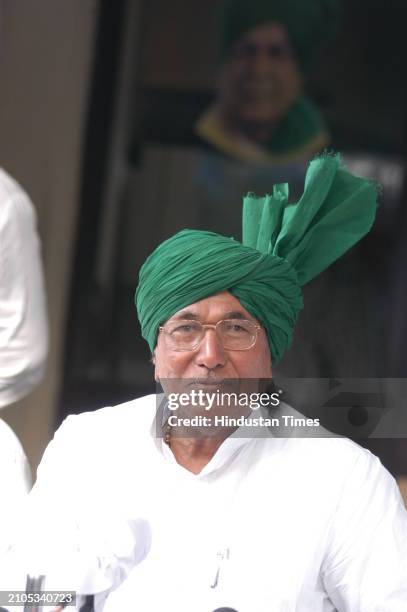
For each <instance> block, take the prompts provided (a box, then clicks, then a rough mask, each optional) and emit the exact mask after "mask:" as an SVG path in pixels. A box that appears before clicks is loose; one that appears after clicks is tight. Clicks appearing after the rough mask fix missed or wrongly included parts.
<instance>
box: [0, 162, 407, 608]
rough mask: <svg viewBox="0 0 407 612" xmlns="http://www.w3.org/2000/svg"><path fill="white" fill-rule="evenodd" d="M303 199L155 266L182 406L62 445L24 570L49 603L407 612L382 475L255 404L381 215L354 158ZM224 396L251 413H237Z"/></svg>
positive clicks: (138, 415)
mask: <svg viewBox="0 0 407 612" xmlns="http://www.w3.org/2000/svg"><path fill="white" fill-rule="evenodd" d="M287 196H288V190H287V186H286V185H278V186H276V187H275V188H274V191H273V195H271V196H266V197H265V198H256V197H254V196H252V195H249V196H248V197H247V198H246V200H245V206H244V220H243V244H241V243H239V242H237V241H236V240H234V239H232V238H227V237H224V236H221V235H218V234H214V233H211V232H202V231H192V230H184V231H182V232H180V233H178V234H176V235H175V236H173V237H172V238H170V239H169V240H167V241H166V242H164V243H163V244H161V245H160V246H159V247H158V248H157V249H156V250H155V251H154V253H153V254H152V255H151V256H150V257H149V258H148V259H147V261H146V262H145V264H144V266H143V268H142V270H141V272H140V282H139V286H138V289H137V294H136V302H137V308H138V314H139V318H140V322H141V326H142V331H143V336H144V337H145V339H146V340H147V342H148V344H149V346H150V349H151V351H152V354H153V361H154V367H155V378H156V380H157V381H160V383H161V384H162V386H163V388H164V391H165V394H164V397H162V396H159V397H158V398H156V396H148V397H143V398H140V399H138V400H135V401H132V402H129V403H127V404H123V405H121V406H117V407H111V408H105V409H102V410H99V411H97V412H95V413H87V414H82V415H79V416H74V417H69V418H68V419H67V420H66V421H65V423H64V424H63V425H62V427H61V428H60V430H59V431H58V432H57V434H56V436H55V439H54V440H53V442H51V444H50V446H49V447H48V449H47V451H46V453H45V455H44V458H43V460H42V463H41V466H40V468H39V472H38V481H37V484H36V486H35V488H34V491H33V493H32V495H31V509H30V511H31V513H32V517H34V519H35V524H36V529H35V530H33V529H31V530H30V532H29V535H28V536H27V534H24V535H23V536H22V537H23V538H24V543H23V544H24V545H25V547H26V552H25V554H24V560H23V561H20V569H22V568H23V567H24V568H25V569H26V570H27V571H29V572H30V573H31V574H34V573H36V574H43V575H45V576H46V580H45V586H46V588H47V589H57V590H60V589H61V588H62V589H64V590H65V589H75V590H76V591H77V592H78V593H82V594H85V593H88V594H90V593H93V594H95V595H96V598H95V606H96V609H97V610H103V612H118V611H119V610H120V611H122V610H126V609H142V610H143V611H145V612H147V611H150V610H151V611H154V612H156V611H157V610H160V609H166V610H172V611H174V612H175V611H177V612H180V611H185V612H186V611H191V610H194V612H201V611H202V612H211V611H213V610H237V611H239V612H266V611H267V612H269V611H270V610H283V609H284V610H297V611H298V612H322V611H324V612H328V611H332V612H333V611H334V610H336V611H339V612H350V611H352V612H353V611H356V610H358V612H373V611H374V610H378V609H380V610H389V611H390V610H391V611H392V612H396V611H400V612H401V611H402V610H404V607H405V602H406V600H407V515H406V511H405V509H404V508H403V504H402V501H401V497H400V494H399V492H398V489H397V486H396V484H395V482H394V480H393V479H392V478H391V476H390V475H389V474H388V473H387V472H386V471H385V470H384V468H383V467H382V466H381V464H380V462H379V461H378V460H377V459H376V458H375V457H374V456H373V455H371V454H370V453H369V452H368V451H365V450H363V449H361V448H360V447H358V446H357V445H356V444H354V443H352V442H350V441H348V440H346V439H343V438H335V437H329V435H328V432H324V431H321V430H318V428H317V423H313V422H309V421H306V420H303V419H297V420H296V417H298V416H300V415H298V413H295V411H294V410H292V409H291V408H290V407H289V406H286V405H285V404H284V403H283V402H281V401H279V390H277V392H276V393H270V395H269V397H270V398H273V400H277V402H276V403H277V404H279V405H278V406H277V409H276V410H274V409H273V408H271V409H270V410H269V409H267V410H266V412H265V413H264V417H265V418H264V426H263V424H262V423H261V422H260V416H259V417H258V423H260V425H258V424H256V425H255V426H254V427H253V428H251V427H249V421H250V420H253V413H254V412H255V410H252V408H251V407H250V406H248V405H245V404H240V397H241V395H242V391H243V392H249V394H251V395H253V392H254V391H256V392H257V391H260V390H261V388H262V383H263V382H264V380H266V381H267V380H268V381H269V382H270V379H271V377H272V364H273V363H274V362H277V361H278V359H280V357H281V356H282V354H283V353H284V351H285V350H286V349H287V348H288V346H289V344H290V341H291V336H292V333H293V329H294V326H295V321H296V317H297V315H298V312H299V310H300V309H301V307H302V297H301V285H303V284H304V283H306V282H307V281H308V280H310V279H311V278H313V277H314V276H315V275H316V274H318V273H319V272H320V271H321V270H322V269H324V268H325V267H326V266H328V265H330V264H331V263H332V262H333V261H334V260H335V259H336V258H337V257H339V256H340V255H341V254H342V253H343V252H344V251H345V250H347V249H348V248H350V247H351V246H352V245H353V244H354V243H355V242H357V241H358V240H359V239H360V238H361V237H362V236H363V235H364V234H365V233H366V232H367V231H368V230H369V228H370V226H371V224H372V222H373V219H374V215H375V200H376V193H375V188H374V186H373V185H372V184H371V183H369V182H368V181H364V180H362V179H359V178H356V177H354V176H352V175H350V174H349V173H348V172H347V171H346V170H344V169H343V168H342V167H341V164H340V160H339V159H338V158H337V157H326V158H322V159H317V160H315V161H313V162H312V163H311V165H310V168H309V171H308V174H307V181H306V186H305V192H304V195H303V196H302V198H301V200H300V201H299V202H298V203H297V204H294V205H288V204H287ZM263 388H264V387H263ZM185 389H188V393H187V395H188V397H187V398H186V402H185V403H183V401H182V398H181V396H183V395H184V393H180V392H181V391H185ZM219 390H222V391H233V392H235V391H237V395H236V398H237V397H238V396H239V401H238V400H237V399H236V401H235V403H232V406H229V407H228V408H227V410H226V413H225V412H223V413H222V410H221V408H222V405H221V403H222V402H221V401H220V400H219V396H218V395H217V393H218V392H219ZM199 394H201V395H203V396H204V398H205V399H204V401H203V403H199V402H198V404H196V403H194V402H193V398H194V397H195V396H197V395H198V396H199ZM213 395H216V401H215V402H214V403H213V402H210V401H209V398H210V396H213ZM258 395H259V394H258V393H256V397H258ZM174 396H175V397H176V398H178V400H179V403H180V406H181V409H180V412H177V411H176V410H174V406H173V405H172V402H173V400H174ZM184 399H185V398H184ZM273 405H275V404H273ZM233 414H235V416H237V418H238V419H243V420H242V422H241V426H235V425H233V424H231V421H232V416H233ZM267 415H268V417H269V418H268V419H267V418H266V416H267ZM222 416H223V417H225V416H227V417H228V418H229V420H228V421H227V423H226V425H223V424H222V425H220V426H217V425H216V423H217V421H216V418H220V417H222ZM279 416H280V417H281V419H283V420H284V425H285V427H284V428H283V430H281V429H280V428H279V426H278V418H279ZM187 417H190V418H189V420H186V419H187ZM204 417H206V419H208V420H207V421H205V420H204ZM193 418H195V421H193V420H192V419H193ZM293 419H294V421H295V420H296V421H295V422H296V424H297V427H291V423H292V422H293ZM286 421H287V422H288V425H287V422H286ZM300 421H301V423H300ZM303 421H304V422H303ZM301 428H302V431H301V432H300V431H299V430H300V429H301ZM317 430H318V435H319V438H318V439H316V438H314V437H313V435H314V432H316V431H317ZM315 435H316V434H315ZM32 520H33V519H32ZM41 525H42V527H41ZM30 542H31V544H30ZM20 545H21V544H20ZM27 546H28V551H27ZM16 548H18V546H16ZM10 563H11V562H9V567H10ZM2 588H5V587H4V586H3V587H2ZM8 588H10V587H8ZM78 607H79V600H78V603H77V608H78Z"/></svg>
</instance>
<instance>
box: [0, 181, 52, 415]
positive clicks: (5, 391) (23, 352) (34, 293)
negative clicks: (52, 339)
mask: <svg viewBox="0 0 407 612" xmlns="http://www.w3.org/2000/svg"><path fill="white" fill-rule="evenodd" d="M47 350H48V326H47V312H46V303H45V292H44V282H43V272H42V264H41V253H40V242H39V238H38V233H37V228H36V214H35V210H34V207H33V205H32V203H31V201H30V199H29V197H28V196H27V194H26V193H25V192H24V191H23V189H22V188H21V187H20V186H19V185H18V183H17V182H16V181H14V180H13V179H12V178H11V177H10V176H9V175H8V174H7V173H6V172H5V171H4V170H2V169H0V408H4V407H5V406H9V405H10V404H13V403H14V402H17V401H18V400H20V399H21V398H23V397H25V396H26V395H28V393H30V391H32V389H33V388H34V387H35V386H36V385H37V384H38V383H39V382H40V380H41V378H42V376H43V374H44V369H45V361H46V355H47Z"/></svg>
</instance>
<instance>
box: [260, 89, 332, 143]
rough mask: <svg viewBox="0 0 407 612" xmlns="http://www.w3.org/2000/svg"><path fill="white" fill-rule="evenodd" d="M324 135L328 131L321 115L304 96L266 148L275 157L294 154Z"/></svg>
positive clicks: (279, 126) (280, 125)
mask: <svg viewBox="0 0 407 612" xmlns="http://www.w3.org/2000/svg"><path fill="white" fill-rule="evenodd" d="M324 133H328V130H327V127H326V124H325V121H324V119H323V117H322V115H321V113H320V112H319V110H318V109H317V107H316V106H315V104H314V103H313V102H312V101H311V100H310V99H309V98H307V97H306V96H303V97H301V98H300V99H299V100H297V101H296V102H295V104H293V106H292V107H291V108H290V110H289V111H288V113H287V115H286V116H285V117H284V119H282V120H281V121H280V122H279V125H278V127H277V129H276V131H275V132H273V137H272V139H271V141H270V142H269V143H267V144H266V148H267V150H268V152H269V153H272V154H274V155H283V154H286V153H292V152H293V151H295V150H296V149H301V148H302V147H304V146H306V145H307V144H308V143H309V142H311V141H312V140H314V139H316V138H317V137H318V136H321V135H322V134H324Z"/></svg>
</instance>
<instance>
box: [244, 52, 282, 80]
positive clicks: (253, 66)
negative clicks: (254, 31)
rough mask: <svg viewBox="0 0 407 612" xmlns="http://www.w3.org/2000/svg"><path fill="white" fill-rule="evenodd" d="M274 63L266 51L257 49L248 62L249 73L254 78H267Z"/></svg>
mask: <svg viewBox="0 0 407 612" xmlns="http://www.w3.org/2000/svg"><path fill="white" fill-rule="evenodd" d="M275 65H276V61H275V59H274V58H273V57H271V55H270V54H269V53H268V52H267V50H266V49H257V50H256V52H255V53H253V56H252V59H251V62H250V71H251V73H252V74H254V75H256V76H268V74H269V73H270V72H271V71H273V70H274V68H275Z"/></svg>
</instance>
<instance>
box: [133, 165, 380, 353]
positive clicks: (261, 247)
mask: <svg viewBox="0 0 407 612" xmlns="http://www.w3.org/2000/svg"><path fill="white" fill-rule="evenodd" d="M376 195H377V189H376V186H375V185H374V184H373V183H372V182H371V181H368V180H366V179H362V178H359V177H356V176H353V175H352V174H350V173H349V172H348V171H347V170H346V169H345V168H344V167H343V166H342V165H341V160H340V157H339V156H331V155H328V156H323V157H319V158H317V159H315V160H313V161H312V162H311V163H310V165H309V168H308V171H307V175H306V179H305V188H304V193H303V195H302V197H301V199H300V200H299V201H298V202H297V203H294V204H289V203H288V185H276V186H274V189H273V193H272V195H266V196H265V197H263V198H257V197H256V196H254V195H253V194H248V195H247V197H246V198H245V199H244V204H243V240H242V242H243V244H242V243H240V242H238V241H237V240H235V239H233V238H228V237H225V236H221V235H219V234H215V233H213V232H205V231H198V230H183V231H181V232H179V233H177V234H175V235H174V236H172V238H169V239H168V240H166V241H165V242H163V243H162V244H161V245H160V246H159V247H158V248H157V249H156V250H155V251H154V252H153V253H152V254H151V255H150V256H149V257H148V258H147V260H146V261H145V263H144V265H143V266H142V268H141V270H140V277H139V285H138V288H137V291H136V306H137V311H138V316H139V320H140V323H141V329H142V334H143V337H144V338H145V339H146V340H147V342H148V344H149V346H150V349H151V351H153V350H154V347H155V344H156V341H157V331H158V327H159V326H160V325H162V324H163V323H164V322H165V321H167V320H168V319H169V318H170V317H171V316H173V315H174V314H175V313H176V312H178V311H179V310H181V308H185V307H186V306H188V305H190V304H193V303H194V302H197V301H199V300H202V299H204V298H207V297H209V296H211V295H214V294H216V293H220V292H221V291H229V292H230V293H231V294H232V295H234V296H235V297H236V298H237V299H238V300H239V302H240V303H241V304H242V306H243V307H244V308H245V309H246V310H247V311H248V312H249V313H250V314H251V315H252V316H253V317H255V318H256V319H257V320H258V321H260V323H261V324H262V325H263V326H264V328H265V329H266V331H267V335H268V341H269V346H270V352H271V355H272V357H273V360H274V362H277V361H278V360H279V359H280V358H281V357H282V355H283V354H284V352H285V351H286V349H287V348H288V347H289V346H290V344H291V340H292V335H293V331H294V327H295V323H296V320H297V317H298V313H299V311H300V310H301V308H302V291H301V286H302V285H304V284H305V283H307V282H308V281H310V280H311V279H312V278H314V277H315V276H317V274H319V273H320V272H322V270H324V269H325V268H327V267H328V266H329V265H330V264H331V263H332V262H334V261H335V260H336V259H337V258H338V257H340V256H341V255H342V254H343V253H345V251H347V250H348V249H349V248H350V247H352V246H353V245H354V244H355V243H356V242H358V240H360V238H361V237H362V236H364V235H365V234H366V233H367V232H368V231H369V229H370V228H371V226H372V224H373V221H374V218H375V213H376Z"/></svg>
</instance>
